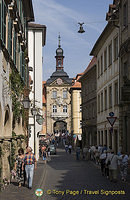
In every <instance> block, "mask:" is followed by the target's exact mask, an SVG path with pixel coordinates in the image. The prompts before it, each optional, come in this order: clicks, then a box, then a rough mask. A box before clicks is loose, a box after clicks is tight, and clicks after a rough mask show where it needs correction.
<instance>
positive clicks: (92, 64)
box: [84, 57, 96, 74]
mask: <svg viewBox="0 0 130 200" xmlns="http://www.w3.org/2000/svg"><path fill="white" fill-rule="evenodd" d="M95 64H96V58H95V57H93V58H92V60H91V61H90V63H89V65H88V66H87V68H86V69H85V71H84V74H85V73H87V72H88V71H89V70H90V69H91V68H92V67H93V66H94V65H95Z"/></svg>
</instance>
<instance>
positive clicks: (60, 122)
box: [46, 35, 72, 134]
mask: <svg viewBox="0 0 130 200" xmlns="http://www.w3.org/2000/svg"><path fill="white" fill-rule="evenodd" d="M60 40H61V38H60V35H59V37H58V48H57V49H56V56H55V58H56V68H55V71H54V72H53V73H52V75H51V76H50V78H49V79H48V80H47V81H46V113H47V118H46V130H47V133H57V134H58V133H66V132H69V133H71V104H70V102H71V94H70V92H69V91H70V87H71V86H72V78H69V76H68V74H67V73H66V72H65V71H64V65H63V60H64V55H63V49H62V48H61V44H60Z"/></svg>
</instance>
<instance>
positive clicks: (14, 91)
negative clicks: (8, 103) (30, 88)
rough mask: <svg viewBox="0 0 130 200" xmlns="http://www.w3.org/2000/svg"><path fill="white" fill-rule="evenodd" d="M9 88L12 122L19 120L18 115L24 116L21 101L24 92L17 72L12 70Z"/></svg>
mask: <svg viewBox="0 0 130 200" xmlns="http://www.w3.org/2000/svg"><path fill="white" fill-rule="evenodd" d="M9 78H10V88H11V96H12V111H13V117H14V120H17V121H18V120H19V117H20V115H22V116H23V115H24V108H23V105H22V103H21V99H22V96H23V91H24V83H23V82H22V80H21V77H20V75H19V73H18V72H16V71H14V70H12V73H11V74H10V77H9Z"/></svg>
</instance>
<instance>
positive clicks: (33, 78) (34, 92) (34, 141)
mask: <svg viewBox="0 0 130 200" xmlns="http://www.w3.org/2000/svg"><path fill="white" fill-rule="evenodd" d="M33 42H34V50H33V69H34V73H33V80H34V99H33V108H35V86H36V85H35V31H34V41H33ZM33 117H34V154H35V152H36V151H35V148H36V144H35V136H36V134H35V131H36V128H35V125H36V122H35V121H36V120H35V118H36V116H35V115H34V116H33Z"/></svg>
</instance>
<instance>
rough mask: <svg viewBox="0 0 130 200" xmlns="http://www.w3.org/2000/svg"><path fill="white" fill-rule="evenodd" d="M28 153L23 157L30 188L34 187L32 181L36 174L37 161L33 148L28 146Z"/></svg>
mask: <svg viewBox="0 0 130 200" xmlns="http://www.w3.org/2000/svg"><path fill="white" fill-rule="evenodd" d="M26 151H27V153H26V154H25V156H24V159H23V166H22V167H24V165H25V171H26V178H27V181H28V188H29V189H32V183H33V175H34V168H35V169H36V168H37V162H36V158H35V156H34V154H33V153H32V148H31V147H27V149H26Z"/></svg>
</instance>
